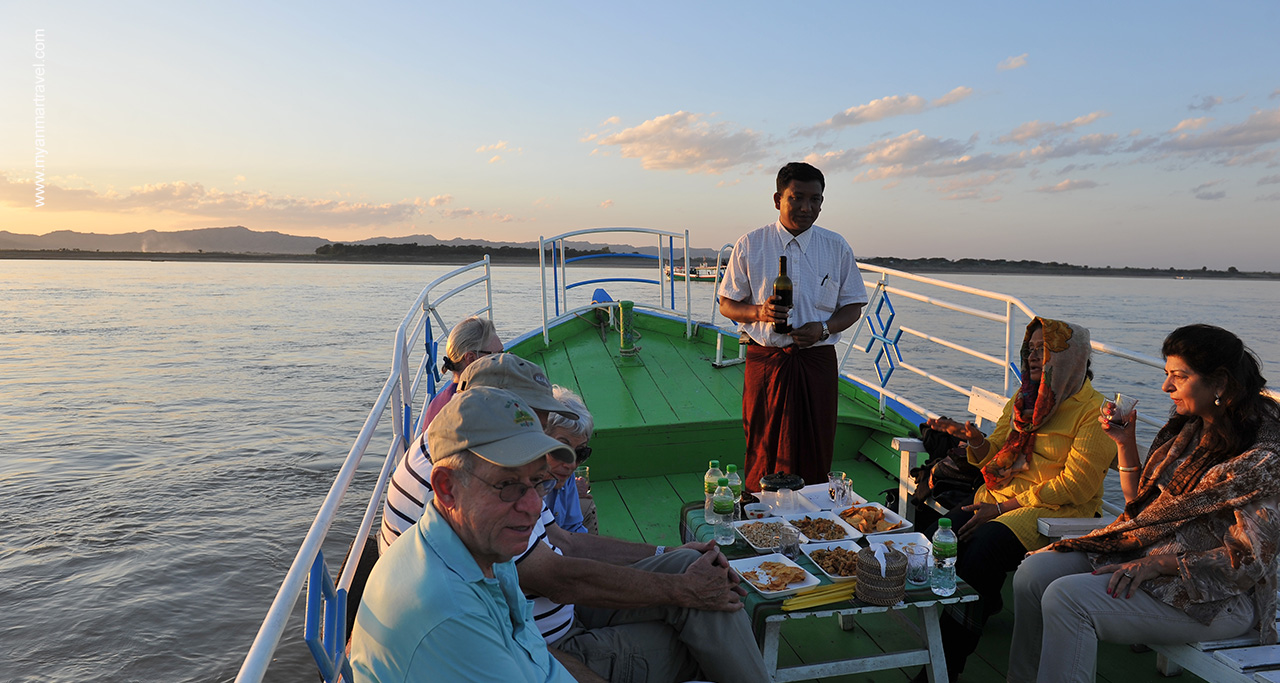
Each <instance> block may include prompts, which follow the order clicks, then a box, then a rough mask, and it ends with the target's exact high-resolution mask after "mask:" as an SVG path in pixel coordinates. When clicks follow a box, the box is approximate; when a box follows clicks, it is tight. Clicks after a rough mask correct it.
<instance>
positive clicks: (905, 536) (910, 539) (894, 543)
mask: <svg viewBox="0 0 1280 683" xmlns="http://www.w3.org/2000/svg"><path fill="white" fill-rule="evenodd" d="M875 542H876V543H883V544H885V545H887V546H889V547H890V548H895V549H897V550H902V548H903V546H908V545H912V544H915V545H922V546H924V547H925V548H927V549H928V550H929V552H933V544H932V543H930V542H929V539H927V538H925V537H924V534H922V533H920V532H919V531H909V532H907V533H897V532H886V533H883V534H876V537H875Z"/></svg>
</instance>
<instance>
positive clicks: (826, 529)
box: [791, 515, 849, 541]
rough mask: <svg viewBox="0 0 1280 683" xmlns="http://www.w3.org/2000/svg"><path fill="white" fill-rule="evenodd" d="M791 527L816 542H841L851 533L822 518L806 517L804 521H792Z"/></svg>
mask: <svg viewBox="0 0 1280 683" xmlns="http://www.w3.org/2000/svg"><path fill="white" fill-rule="evenodd" d="M791 526H793V527H795V528H797V529H799V530H800V533H802V534H804V535H805V536H808V537H809V538H810V539H811V540H814V541H839V540H840V539H843V538H848V536H849V532H847V531H845V530H844V527H842V526H840V525H839V524H836V523H835V522H833V521H831V520H829V519H823V518H821V517H819V518H817V519H814V518H813V517H810V516H808V515H805V518H804V519H793V520H791Z"/></svg>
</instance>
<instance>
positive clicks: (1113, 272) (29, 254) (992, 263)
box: [0, 249, 1280, 280]
mask: <svg viewBox="0 0 1280 683" xmlns="http://www.w3.org/2000/svg"><path fill="white" fill-rule="evenodd" d="M0 260H66V261H193V262H199V261H205V262H224V263H236V262H239V263H379V264H403V265H442V266H450V265H454V266H456V265H466V264H468V263H473V262H475V261H477V260H479V259H477V258H474V257H470V256H462V255H446V254H439V255H434V256H432V257H430V258H421V257H396V256H386V255H383V256H379V257H374V258H370V257H350V256H348V257H343V256H319V255H316V254H241V253H223V252H209V253H198V252H137V251H111V252H108V251H80V250H70V249H59V250H29V249H2V250H0ZM490 260H491V262H492V263H493V264H494V265H500V266H536V265H537V264H538V257H537V256H536V255H534V256H526V255H516V254H491V255H490ZM860 262H862V263H868V264H873V265H877V266H881V267H885V268H893V269H896V270H904V271H907V272H912V273H936V274H946V273H951V274H954V273H972V274H979V275H1072V276H1100V277H1145V278H1176V279H1187V280H1191V279H1213V280H1280V273H1272V272H1254V271H1231V270H1208V269H1199V270H1189V269H1177V268H1166V269H1160V268H1132V267H1123V268H1111V267H1107V268H1091V267H1089V266H1077V265H1072V264H1069V263H1043V262H1040V261H1003V260H991V259H959V260H955V261H953V260H950V259H942V258H920V259H903V258H893V257H875V258H869V259H862V260H861V261H860ZM652 265H653V261H652V259H644V258H625V257H621V258H616V259H608V260H602V261H592V262H591V266H592V267H605V268H636V267H646V266H652Z"/></svg>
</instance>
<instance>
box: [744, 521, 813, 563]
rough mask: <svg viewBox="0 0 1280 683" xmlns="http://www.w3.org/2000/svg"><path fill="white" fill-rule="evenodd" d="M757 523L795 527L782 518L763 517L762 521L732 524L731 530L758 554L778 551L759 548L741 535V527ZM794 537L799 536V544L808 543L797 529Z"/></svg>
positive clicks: (763, 547)
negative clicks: (773, 523)
mask: <svg viewBox="0 0 1280 683" xmlns="http://www.w3.org/2000/svg"><path fill="white" fill-rule="evenodd" d="M809 514H810V515H813V514H814V513H809ZM758 522H777V523H779V524H781V525H783V526H785V527H789V528H791V529H795V527H793V526H791V525H790V524H787V520H785V519H783V518H781V517H765V518H764V519H744V520H741V521H737V522H733V524H732V526H733V530H734V531H736V532H737V533H738V535H739V536H741V537H742V540H744V541H746V542H747V545H749V546H751V547H752V548H754V549H755V551H756V552H758V553H771V552H773V551H775V550H777V549H778V548H777V547H776V546H760V545H756V544H755V543H752V542H751V539H749V538H747V537H746V535H745V534H743V533H742V527H744V526H746V525H748V524H754V523H758ZM796 535H797V536H799V538H800V542H801V543H808V542H809V538H808V537H807V536H805V535H804V534H802V533H800V530H799V529H796Z"/></svg>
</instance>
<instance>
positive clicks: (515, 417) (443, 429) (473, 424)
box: [427, 387, 575, 467]
mask: <svg viewBox="0 0 1280 683" xmlns="http://www.w3.org/2000/svg"><path fill="white" fill-rule="evenodd" d="M427 446H428V448H429V450H430V451H431V458H432V460H437V461H438V460H440V459H442V458H446V457H448V456H450V455H454V454H455V453H460V452H462V451H464V450H469V451H471V452H473V453H475V454H476V455H478V456H480V457H482V458H484V459H485V460H488V461H489V462H492V463H493V464H495V465H499V466H501V467H520V466H522V465H526V464H528V463H531V462H533V461H534V460H537V459H538V458H541V457H543V456H544V455H548V454H550V455H552V456H554V457H556V458H557V459H559V460H563V461H565V462H574V458H575V455H574V452H573V449H571V448H569V447H568V446H566V445H564V444H562V443H560V442H559V441H557V440H556V439H553V438H551V437H549V436H547V434H546V433H545V432H543V431H542V424H541V423H540V422H539V421H538V416H537V415H536V414H534V412H533V410H532V408H531V407H530V406H529V404H528V403H526V402H524V401H523V400H521V398H520V397H519V396H517V395H516V394H515V393H513V392H510V391H506V390H503V389H495V388H493V387H472V388H471V389H470V390H468V391H460V392H459V393H458V395H457V396H454V397H453V400H451V401H449V402H448V403H447V404H445V407H444V408H443V409H442V410H441V411H440V414H439V415H436V418H435V419H434V420H432V421H431V426H429V427H428V428H427Z"/></svg>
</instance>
